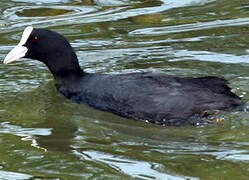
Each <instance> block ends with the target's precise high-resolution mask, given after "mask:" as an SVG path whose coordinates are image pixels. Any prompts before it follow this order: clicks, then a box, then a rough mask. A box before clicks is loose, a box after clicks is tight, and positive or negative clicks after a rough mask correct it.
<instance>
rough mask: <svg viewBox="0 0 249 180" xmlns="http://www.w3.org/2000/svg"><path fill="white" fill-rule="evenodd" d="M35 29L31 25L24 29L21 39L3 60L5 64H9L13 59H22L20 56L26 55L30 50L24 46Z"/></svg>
mask: <svg viewBox="0 0 249 180" xmlns="http://www.w3.org/2000/svg"><path fill="white" fill-rule="evenodd" d="M33 29H34V28H33V27H31V26H28V27H26V28H25V30H24V31H23V34H22V38H21V41H20V42H19V43H18V45H17V46H16V47H15V48H14V49H12V50H11V51H10V52H9V53H8V54H7V56H6V57H5V58H4V61H3V63H4V64H9V63H11V62H13V61H16V60H18V59H20V58H22V57H24V56H25V55H26V53H27V51H28V48H27V47H25V46H23V45H24V44H25V43H26V42H27V40H28V38H29V36H30V34H31V33H32V31H33Z"/></svg>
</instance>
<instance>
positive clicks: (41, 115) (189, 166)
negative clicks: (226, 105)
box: [0, 0, 249, 180]
mask: <svg viewBox="0 0 249 180" xmlns="http://www.w3.org/2000/svg"><path fill="white" fill-rule="evenodd" d="M29 25H32V26H34V27H42V28H48V29H52V30H55V31H57V32H59V33H61V34H63V35H64V36H66V37H67V38H68V39H69V40H70V42H71V44H72V46H73V47H74V48H75V50H76V52H77V55H78V57H79V59H80V65H81V66H82V68H84V69H85V71H87V72H104V73H112V74H118V73H127V72H149V71H150V72H162V73H165V74H169V75H179V76H180V75H182V76H195V77H199V76H218V77H224V78H226V79H227V80H229V82H230V86H231V87H232V88H233V91H234V92H236V94H238V95H239V96H240V97H242V98H243V100H244V101H245V102H248V101H249V96H248V93H249V48H248V45H249V2H248V0H38V1H31V0H0V59H1V62H2V60H3V59H4V57H5V55H6V54H7V52H8V51H9V50H10V49H12V48H13V47H14V45H15V44H17V43H18V41H19V39H20V36H21V34H22V31H23V29H24V28H25V27H26V26H29ZM219 117H221V118H224V120H223V121H222V122H219V123H215V124H209V125H204V126H197V127H191V126H187V127H162V126H158V125H154V124H148V123H144V122H139V121H135V120H132V119H125V118H121V117H119V116H116V115H113V114H110V113H107V112H102V111H98V110H95V109H92V108H90V107H88V106H86V105H79V104H76V103H74V102H71V101H70V100H68V99H66V98H65V97H63V96H62V95H61V94H60V93H58V92H57V90H56V89H55V87H54V80H53V77H52V76H51V74H50V73H49V72H48V70H47V68H46V67H45V66H44V65H43V64H41V63H40V62H38V61H35V60H29V59H22V60H20V61H18V62H16V63H14V64H12V65H8V66H7V65H4V64H2V63H0V180H81V179H82V180H85V179H86V180H87V179H89V180H109V179H110V180H116V179H122V180H130V179H131V180H133V179H134V180H135V179H136V180H138V179H143V180H155V179H156V180H184V179H191V180H198V179H203V180H247V179H249V130H248V128H249V113H248V112H224V113H221V114H220V115H219Z"/></svg>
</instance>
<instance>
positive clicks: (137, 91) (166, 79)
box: [62, 73, 242, 125]
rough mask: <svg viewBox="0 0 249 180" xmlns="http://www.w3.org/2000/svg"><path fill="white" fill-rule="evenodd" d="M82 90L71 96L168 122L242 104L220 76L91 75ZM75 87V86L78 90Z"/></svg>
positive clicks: (188, 121)
mask: <svg viewBox="0 0 249 180" xmlns="http://www.w3.org/2000/svg"><path fill="white" fill-rule="evenodd" d="M77 88H78V89H79V92H77V93H75V94H74V95H73V96H71V97H69V95H66V93H67V92H65V90H66V88H65V90H64V92H63V91H62V93H63V94H64V95H66V96H67V97H69V98H71V99H73V100H75V101H77V102H79V103H86V104H88V105H90V106H92V107H95V108H98V109H101V110H105V111H110V112H113V113H115V114H118V115H121V116H124V117H128V118H134V119H139V120H144V121H149V122H153V123H158V124H165V125H183V124H194V123H196V121H195V120H194V121H193V119H192V118H191V117H193V116H196V115H200V114H202V113H203V112H204V111H206V110H221V109H226V108H229V107H234V106H238V105H241V104H242V101H241V100H240V98H239V97H238V96H236V95H235V94H234V93H232V92H231V91H230V88H229V86H228V85H227V81H226V80H224V79H221V78H216V77H204V78H188V77H174V76H167V75H164V74H154V73H130V74H122V75H107V74H88V75H86V76H85V77H84V78H82V80H81V81H80V83H77ZM77 88H75V89H77Z"/></svg>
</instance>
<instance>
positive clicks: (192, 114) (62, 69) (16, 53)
mask: <svg viewBox="0 0 249 180" xmlns="http://www.w3.org/2000/svg"><path fill="white" fill-rule="evenodd" d="M22 57H24V58H31V59H36V60H39V61H41V62H43V63H45V64H46V66H47V67H48V68H49V70H50V72H51V73H52V74H53V76H54V78H55V80H56V81H57V88H58V90H59V91H60V92H61V93H62V94H63V95H64V96H66V97H67V98H69V99H72V100H73V101H76V102H77V103H85V104H88V105H89V106H92V107H94V108H97V109H100V110H103V111H109V112H112V113H115V114H117V115H120V116H124V117H128V118H133V119H138V120H143V121H146V122H152V123H157V124H161V125H196V124H199V123H200V122H202V119H201V117H202V116H203V114H205V112H206V111H210V110H225V109H228V108H234V107H237V106H240V105H242V104H243V102H242V101H241V99H240V98H239V97H238V96H236V95H235V94H234V93H233V92H231V89H230V88H229V86H228V85H227V84H228V83H227V81H226V80H225V79H222V78H218V77H201V78H192V77H176V76H168V75H165V74H158V73H129V74H120V75H111V74H102V73H86V72H84V71H83V70H82V69H81V68H80V66H79V63H78V59H77V56H76V54H75V52H74V50H73V48H72V47H71V45H70V44H69V42H68V41H67V40H66V39H65V38H64V37H63V36H62V35H60V34H58V33H56V32H54V31H51V30H47V29H40V28H33V27H31V26H29V27H27V28H25V30H24V32H23V35H22V38H21V41H20V42H19V44H18V45H17V46H16V47H15V48H14V49H12V50H11V51H10V52H9V53H8V55H7V56H6V58H5V59H4V63H5V64H8V63H11V62H13V61H15V60H17V59H19V58H22Z"/></svg>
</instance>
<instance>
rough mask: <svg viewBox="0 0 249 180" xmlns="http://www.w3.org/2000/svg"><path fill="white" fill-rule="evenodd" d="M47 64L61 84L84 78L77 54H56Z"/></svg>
mask: <svg viewBox="0 0 249 180" xmlns="http://www.w3.org/2000/svg"><path fill="white" fill-rule="evenodd" d="M45 64H46V65H47V67H48V68H49V70H50V72H51V73H52V74H53V76H54V78H55V79H56V80H57V81H58V82H59V83H66V82H67V81H69V82H70V81H75V80H77V79H79V78H81V77H82V76H84V74H85V73H84V71H83V70H82V69H81V68H80V66H79V62H78V58H77V56H76V54H75V52H73V51H72V52H71V53H64V54H56V53H55V54H54V55H53V56H52V57H49V60H48V61H45Z"/></svg>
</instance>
